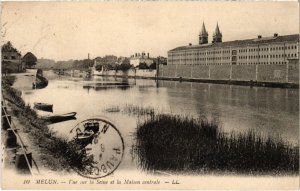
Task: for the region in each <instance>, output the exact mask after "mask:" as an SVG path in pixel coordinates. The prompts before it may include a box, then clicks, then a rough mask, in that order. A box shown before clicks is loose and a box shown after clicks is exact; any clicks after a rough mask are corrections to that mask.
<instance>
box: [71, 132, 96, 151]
mask: <svg viewBox="0 0 300 191" xmlns="http://www.w3.org/2000/svg"><path fill="white" fill-rule="evenodd" d="M94 135H95V133H94V132H93V131H84V132H81V133H77V136H76V139H75V141H76V143H77V144H81V145H82V146H84V147H85V146H86V145H88V144H90V143H92V142H93V139H94Z"/></svg>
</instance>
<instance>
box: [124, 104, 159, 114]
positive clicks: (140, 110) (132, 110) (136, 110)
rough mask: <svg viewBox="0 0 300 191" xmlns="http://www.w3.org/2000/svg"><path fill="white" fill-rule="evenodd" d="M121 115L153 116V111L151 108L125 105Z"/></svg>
mask: <svg viewBox="0 0 300 191" xmlns="http://www.w3.org/2000/svg"><path fill="white" fill-rule="evenodd" d="M123 113H125V114H128V115H135V116H141V115H150V116H151V115H154V113H155V111H154V108H152V107H141V106H137V105H132V104H126V105H125V107H124V109H123Z"/></svg>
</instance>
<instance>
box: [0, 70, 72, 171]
mask: <svg viewBox="0 0 300 191" xmlns="http://www.w3.org/2000/svg"><path fill="white" fill-rule="evenodd" d="M15 76H16V81H15V83H14V85H13V87H14V88H15V89H17V90H20V91H22V90H31V89H32V83H33V82H34V80H35V76H34V75H31V74H30V73H25V74H17V75H15ZM5 105H6V107H7V113H8V114H9V115H11V116H12V118H11V119H12V124H13V127H15V128H16V129H18V134H19V135H20V137H21V139H22V142H23V143H24V145H25V146H26V148H27V150H28V151H29V152H31V153H32V158H33V159H34V161H33V167H34V168H33V170H34V173H35V174H37V172H38V171H39V172H40V175H49V174H56V175H63V174H68V172H66V171H65V170H64V168H63V167H61V165H60V161H59V159H58V158H55V157H53V156H51V155H50V154H48V152H47V150H45V148H43V146H42V145H40V144H36V140H35V138H34V136H33V135H31V134H30V131H28V130H26V128H25V127H24V125H23V124H24V121H23V124H22V123H21V121H20V119H18V118H17V117H16V116H15V115H14V114H13V111H12V108H13V107H15V106H13V105H14V104H13V103H11V102H8V101H5ZM26 123H27V122H26ZM28 123H30V121H28ZM5 136H6V132H5V131H2V133H1V138H2V140H6V137H5ZM18 142H19V140H18ZM3 145H4V144H3ZM19 145H20V143H19ZM2 149H4V150H7V149H6V148H2ZM4 162H5V163H4V164H5V168H6V169H15V161H14V159H13V156H11V153H10V152H9V151H8V152H5V158H4ZM34 163H36V166H37V167H38V168H35V164H34ZM37 169H38V170H37Z"/></svg>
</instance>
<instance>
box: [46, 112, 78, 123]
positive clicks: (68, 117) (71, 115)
mask: <svg viewBox="0 0 300 191" xmlns="http://www.w3.org/2000/svg"><path fill="white" fill-rule="evenodd" d="M76 114H77V113H76V112H70V113H66V114H61V115H52V116H46V117H42V119H43V120H45V121H46V122H49V123H59V122H62V121H68V120H74V119H76V117H75V115H76Z"/></svg>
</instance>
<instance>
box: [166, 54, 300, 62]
mask: <svg viewBox="0 0 300 191" xmlns="http://www.w3.org/2000/svg"><path fill="white" fill-rule="evenodd" d="M269 57H270V58H297V54H274V55H273V54H271V55H250V56H239V59H257V58H269ZM222 59H223V60H228V59H230V57H209V58H194V59H193V58H185V59H174V58H173V59H172V58H171V59H169V60H170V61H171V60H173V61H180V60H181V61H192V60H195V61H198V60H201V61H203V60H222Z"/></svg>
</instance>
